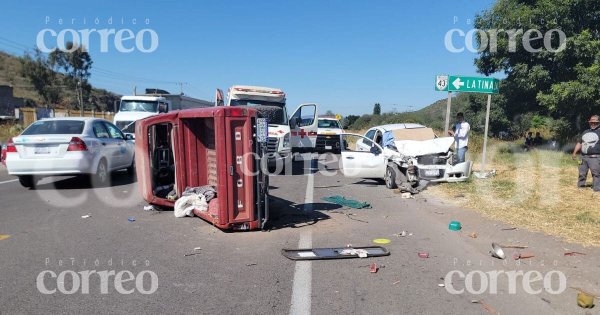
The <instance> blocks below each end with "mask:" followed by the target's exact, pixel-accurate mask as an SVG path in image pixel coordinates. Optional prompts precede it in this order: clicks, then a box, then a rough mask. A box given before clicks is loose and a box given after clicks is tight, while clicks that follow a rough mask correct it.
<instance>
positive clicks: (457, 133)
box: [448, 113, 471, 163]
mask: <svg viewBox="0 0 600 315" xmlns="http://www.w3.org/2000/svg"><path fill="white" fill-rule="evenodd" d="M470 130H471V126H470V125H469V123H468V122H466V121H465V115H464V114H463V113H458V114H456V124H455V125H454V131H448V134H449V135H450V136H452V137H454V141H455V145H456V151H457V152H456V153H457V157H458V163H463V162H464V161H465V156H466V154H467V150H468V149H469V131H470Z"/></svg>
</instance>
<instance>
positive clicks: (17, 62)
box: [0, 51, 120, 111]
mask: <svg viewBox="0 0 600 315" xmlns="http://www.w3.org/2000/svg"><path fill="white" fill-rule="evenodd" d="M21 69H22V64H21V57H18V56H14V55H10V54H7V53H5V52H2V51H0V85H9V86H12V87H13V93H14V97H19V98H25V99H28V100H30V101H29V102H28V103H29V104H32V105H36V106H45V105H46V104H44V102H43V100H42V98H41V97H40V95H39V94H38V93H37V92H36V91H35V89H34V88H33V86H32V85H31V83H30V82H29V80H28V79H27V78H26V77H24V76H23V75H22V73H21ZM62 77H63V76H62V75H59V78H62ZM61 94H62V98H61V103H60V104H52V105H50V106H51V107H62V108H68V107H71V108H73V105H74V104H75V103H76V101H75V100H76V96H75V95H76V93H75V91H73V90H69V89H66V88H65V89H64V90H62V92H61ZM119 97H120V96H119V95H117V94H115V93H112V92H110V91H107V90H104V89H98V88H94V87H92V92H91V96H90V99H89V100H87V101H84V103H85V104H84V107H85V108H86V109H95V110H106V111H110V110H112V108H113V101H114V100H117V99H119Z"/></svg>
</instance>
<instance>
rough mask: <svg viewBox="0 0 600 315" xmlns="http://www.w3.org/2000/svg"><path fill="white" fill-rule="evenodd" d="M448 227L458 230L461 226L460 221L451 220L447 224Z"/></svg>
mask: <svg viewBox="0 0 600 315" xmlns="http://www.w3.org/2000/svg"><path fill="white" fill-rule="evenodd" d="M448 228H449V229H450V230H452V231H460V229H462V226H461V224H460V222H458V221H452V222H450V224H449V225H448Z"/></svg>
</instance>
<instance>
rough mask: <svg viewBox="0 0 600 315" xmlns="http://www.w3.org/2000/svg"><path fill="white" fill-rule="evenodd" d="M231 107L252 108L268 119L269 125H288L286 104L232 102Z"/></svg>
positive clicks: (246, 101)
mask: <svg viewBox="0 0 600 315" xmlns="http://www.w3.org/2000/svg"><path fill="white" fill-rule="evenodd" d="M230 105H231V106H250V107H254V108H256V110H258V112H259V113H260V114H261V116H262V117H263V118H267V120H268V121H269V124H273V125H287V124H288V118H287V111H286V110H285V104H282V103H276V102H269V101H259V100H231V103H230Z"/></svg>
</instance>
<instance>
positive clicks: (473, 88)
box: [435, 75, 500, 172]
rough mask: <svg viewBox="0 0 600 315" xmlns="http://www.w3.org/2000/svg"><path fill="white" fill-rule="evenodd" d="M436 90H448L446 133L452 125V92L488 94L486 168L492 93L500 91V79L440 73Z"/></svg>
mask: <svg viewBox="0 0 600 315" xmlns="http://www.w3.org/2000/svg"><path fill="white" fill-rule="evenodd" d="M435 90H436V91H447V92H448V103H447V105H446V126H445V128H444V133H445V134H448V128H449V125H450V107H451V102H452V92H462V93H484V94H487V95H488V97H487V107H486V111H485V130H484V135H483V157H482V161H481V171H482V172H483V171H484V170H485V163H486V158H487V138H488V130H489V124H490V107H491V104H492V94H498V93H499V92H500V81H499V80H498V79H494V78H487V77H466V76H458V75H438V76H436V79H435Z"/></svg>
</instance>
